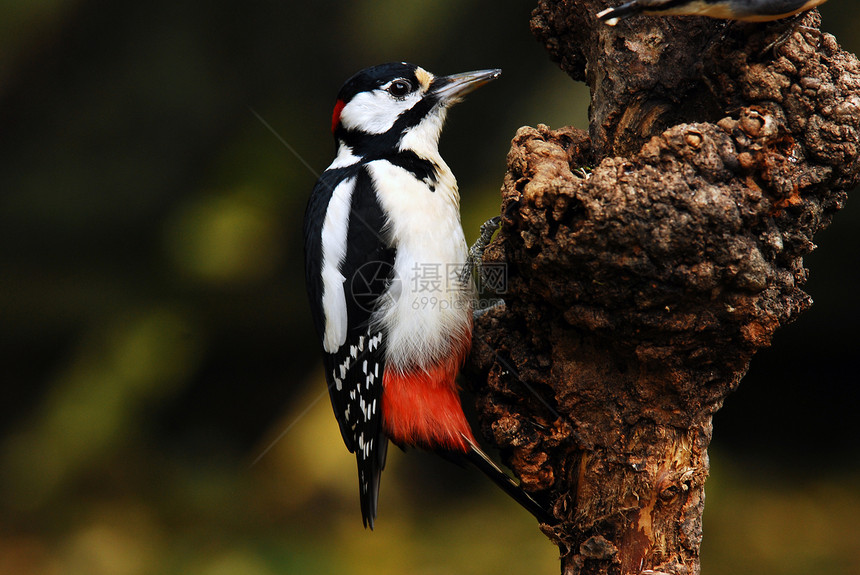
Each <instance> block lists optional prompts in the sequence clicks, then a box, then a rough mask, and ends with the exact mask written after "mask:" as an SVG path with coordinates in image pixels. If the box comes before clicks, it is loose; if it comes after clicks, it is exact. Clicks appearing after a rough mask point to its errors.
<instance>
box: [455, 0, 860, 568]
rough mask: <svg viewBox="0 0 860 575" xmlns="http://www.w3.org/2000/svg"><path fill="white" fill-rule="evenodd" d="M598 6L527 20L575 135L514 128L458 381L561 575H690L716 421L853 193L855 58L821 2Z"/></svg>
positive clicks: (595, 2)
mask: <svg viewBox="0 0 860 575" xmlns="http://www.w3.org/2000/svg"><path fill="white" fill-rule="evenodd" d="M607 5H608V3H607V2H605V1H603V0H583V1H567V2H561V1H555V0H541V1H540V3H539V5H538V7H537V8H536V9H535V11H534V13H533V19H532V23H531V24H532V30H533V31H534V33H535V34H536V36H537V37H538V38H539V39H540V40H541V41H542V42H544V43H545V44H546V47H547V49H548V50H549V53H550V55H551V57H552V58H553V59H554V60H556V61H557V62H558V63H559V65H560V66H561V68H562V69H563V70H564V71H565V72H566V73H568V74H569V75H570V76H571V77H572V78H573V79H575V80H581V81H585V82H587V83H588V85H589V87H590V88H591V94H592V102H591V115H590V126H589V131H588V132H586V131H583V130H579V129H576V128H570V127H566V128H560V129H557V130H551V129H549V128H548V127H546V126H542V125H539V126H537V127H536V128H533V127H524V128H521V129H520V130H519V131H518V132H517V134H516V136H515V137H514V139H513V142H512V147H511V151H510V153H509V155H508V169H507V173H506V175H505V180H504V185H503V187H502V206H501V215H502V227H501V230H500V232H499V234H498V236H497V237H496V239H495V240H494V241H493V243H492V244H491V245H490V247H489V248H488V249H487V251H486V253H485V255H484V262H485V264H493V265H499V264H503V265H504V266H505V267H506V270H507V285H506V290H505V293H504V294H502V297H504V301H505V305H504V306H500V307H498V308H496V309H493V310H492V311H490V312H488V313H486V314H484V315H483V316H482V317H481V318H479V320H478V321H477V322H476V328H475V336H474V346H473V352H472V356H471V358H470V360H469V363H468V365H467V372H468V373H469V374H470V375H471V377H470V379H471V380H472V382H474V383H473V385H474V391H475V393H476V394H477V397H478V411H479V417H480V418H481V421H482V427H483V432H484V435H485V436H486V437H487V438H488V439H490V440H491V442H493V443H495V444H496V445H497V446H498V447H499V448H500V450H501V453H502V457H503V458H504V461H505V463H506V464H507V465H508V466H510V467H511V469H513V470H514V472H515V473H516V474H517V476H518V477H519V478H520V479H521V480H522V484H523V486H524V488H525V489H526V490H528V491H529V492H531V493H533V494H534V495H535V497H537V498H542V499H543V500H545V501H546V502H547V503H548V505H549V506H551V507H552V509H553V510H554V513H555V515H556V516H557V517H558V519H559V520H560V523H559V524H558V525H556V526H546V525H545V526H543V527H542V528H543V530H544V532H545V533H546V534H547V535H548V536H549V537H550V538H551V539H552V540H553V541H555V542H556V543H557V544H558V545H559V547H560V549H561V561H562V572H563V573H565V574H568V573H570V574H597V573H600V574H604V573H606V574H609V573H612V574H618V573H620V574H623V575H627V574H633V573H637V574H638V573H669V574H679V575H680V574H697V573H699V546H700V542H701V537H702V522H701V517H702V511H703V507H704V485H705V479H706V477H707V475H708V455H707V448H708V444H709V442H710V439H711V421H712V417H713V415H714V413H715V412H716V411H717V410H718V409H719V408H720V407H721V405H722V403H723V400H724V398H725V397H726V395H727V394H728V393H729V392H730V391H732V390H733V389H735V388H736V386H737V385H738V383H739V382H740V380H741V378H742V377H743V376H744V374H745V373H746V371H747V368H748V365H749V362H750V359H751V358H752V356H753V355H754V354H755V352H756V351H757V350H759V349H761V348H763V347H766V346H768V345H769V344H770V341H771V338H772V336H773V333H774V331H775V330H776V329H777V328H778V327H779V326H781V325H784V324H786V323H788V322H790V321H792V320H793V319H794V318H795V317H796V316H797V315H798V314H799V313H800V312H801V311H803V310H805V309H806V308H808V307H809V306H810V305H811V299H810V297H809V296H808V295H807V294H806V293H805V292H804V291H803V290H802V287H803V284H804V282H805V281H806V277H807V270H806V269H805V268H804V266H803V259H802V258H803V256H804V254H807V253H809V252H810V251H811V250H812V249H813V248H814V247H815V246H814V244H813V243H812V239H813V235H814V234H815V232H817V231H818V230H820V229H822V228H823V227H825V226H826V225H828V223H829V222H830V220H831V218H832V216H833V214H834V213H835V212H836V211H838V210H839V208H841V207H842V205H843V203H844V201H845V199H846V196H847V194H846V190H848V189H850V188H852V187H854V186H856V185H857V184H858V181H860V162H858V153H860V63H858V60H857V59H856V58H855V57H854V56H853V55H851V54H849V53H846V52H844V51H843V50H841V49H840V47H839V46H838V44H837V42H836V40H835V38H834V37H833V36H831V35H829V34H825V33H821V32H819V31H818V26H819V24H820V18H819V15H818V13H817V12H816V11H812V12H809V13H806V14H805V15H803V16H802V17H801V18H800V19H796V20H791V21H779V22H775V23H770V24H742V23H738V22H723V21H717V20H711V19H706V18H697V17H687V18H654V17H644V16H643V17H636V18H631V19H629V20H626V21H623V22H621V23H620V24H619V25H618V26H617V27H615V28H612V27H608V26H606V25H604V24H603V23H601V22H599V21H597V20H596V18H595V16H594V15H595V14H596V13H597V12H598V11H600V10H601V9H602V8H605V7H606V6H607ZM781 36H786V37H787V39H786V40H785V41H784V42H782V43H777V44H776V45H774V46H771V44H772V43H774V42H775V41H777V40H779V39H780V37H781ZM583 168H585V169H583Z"/></svg>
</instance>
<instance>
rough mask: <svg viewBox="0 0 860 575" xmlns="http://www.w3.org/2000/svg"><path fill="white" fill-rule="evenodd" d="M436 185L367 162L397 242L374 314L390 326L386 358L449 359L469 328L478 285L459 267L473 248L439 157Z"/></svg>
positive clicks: (426, 362) (398, 361) (411, 362)
mask: <svg viewBox="0 0 860 575" xmlns="http://www.w3.org/2000/svg"><path fill="white" fill-rule="evenodd" d="M434 162H435V163H436V164H437V166H438V167H439V181H438V182H437V183H436V186H435V191H433V192H431V191H430V190H429V189H428V187H427V185H426V184H425V183H423V182H421V181H419V180H417V179H416V178H415V177H414V176H413V175H412V174H411V173H410V172H409V171H407V170H405V169H403V168H400V167H397V166H395V165H393V164H391V163H389V162H388V161H386V160H377V161H374V162H370V163H369V164H368V166H367V167H368V170H369V171H370V174H371V176H372V178H373V181H374V182H375V185H376V194H377V198H378V199H379V202H380V204H381V206H382V208H383V210H384V212H385V213H386V215H387V216H388V224H387V226H386V230H385V232H386V234H387V235H388V237H390V238H391V240H392V242H393V243H394V245H395V246H396V248H397V253H396V256H395V263H394V268H395V274H396V278H395V281H394V282H393V283H392V285H391V287H390V288H389V290H388V293H387V294H386V296H385V297H383V298H382V299H381V300H380V301H381V302H383V303H382V305H381V307H380V309H378V310H377V311H376V312H375V314H374V317H373V321H374V323H375V324H376V325H378V326H380V327H382V328H384V329H385V330H386V332H387V333H388V340H387V351H386V361H387V362H388V364H389V365H391V366H393V367H401V368H406V367H412V368H414V367H416V366H426V367H429V366H430V365H432V364H434V363H436V362H438V361H439V360H440V359H442V358H447V357H449V356H450V354H451V353H452V351H453V347H452V344H453V342H455V341H463V339H464V338H465V336H467V335H468V333H469V331H470V330H471V318H472V298H473V295H474V294H473V289H474V288H473V287H472V285H471V281H470V282H468V284H467V285H464V284H463V283H462V281H461V277H460V276H461V272H462V270H463V266H464V265H465V263H466V256H467V253H468V249H467V246H466V239H465V237H464V235H463V228H462V225H461V224H460V195H459V193H458V191H457V182H456V180H455V179H454V176H453V174H451V171H450V169H449V168H448V166H447V165H446V164H445V163H444V161H442V159H441V158H440V157H438V156H437V157H436V158H434Z"/></svg>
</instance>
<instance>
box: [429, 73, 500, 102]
mask: <svg viewBox="0 0 860 575" xmlns="http://www.w3.org/2000/svg"><path fill="white" fill-rule="evenodd" d="M501 74H502V71H501V70H500V69H498V68H496V69H494V70H476V71H474V72H463V73H462V74H452V75H450V76H440V77H438V78H435V79H434V80H433V84H432V85H431V86H430V93H432V94H433V95H435V96H436V97H437V98H438V99H439V102H441V103H442V104H455V103H457V102H459V101H460V100H461V99H462V98H463V96H465V95H466V94H468V93H470V92H472V91H473V90H477V89H478V88H480V87H481V86H483V85H484V84H486V83H487V82H492V81H493V80H495V79H496V78H498V77H499V76H500V75H501Z"/></svg>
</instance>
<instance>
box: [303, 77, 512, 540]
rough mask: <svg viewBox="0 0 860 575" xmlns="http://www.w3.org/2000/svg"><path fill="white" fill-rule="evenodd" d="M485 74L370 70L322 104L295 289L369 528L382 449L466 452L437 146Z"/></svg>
mask: <svg viewBox="0 0 860 575" xmlns="http://www.w3.org/2000/svg"><path fill="white" fill-rule="evenodd" d="M499 73H500V71H499V70H483V71H478V72H470V73H466V74H458V75H453V76H446V77H436V76H434V75H433V74H431V73H430V72H427V71H426V70H424V69H422V68H420V67H418V66H415V65H413V64H407V63H402V62H401V63H390V64H383V65H381V66H375V67H373V68H368V69H366V70H363V71H361V72H359V73H358V74H356V75H355V76H353V77H352V78H351V79H350V80H348V81H347V83H346V84H345V85H344V86H343V88H342V89H341V91H340V94H339V95H338V99H337V103H336V105H335V109H334V113H333V117H332V131H333V133H334V136H335V140H336V142H337V157H336V158H335V160H334V161H333V162H332V164H331V165H330V166H329V167H328V169H326V171H325V172H324V173H323V174H322V176H321V177H320V179H319V181H318V182H317V184H316V186H315V188H314V190H313V193H312V195H311V199H310V201H309V203H308V207H307V211H306V214H305V224H304V236H305V253H306V281H307V288H308V296H309V299H310V303H311V310H312V315H313V319H314V323H315V326H316V331H317V334H318V336H319V337H320V341H321V344H322V348H323V352H324V353H323V358H324V365H325V372H326V379H327V382H328V385H329V392H330V397H331V403H332V407H333V409H334V412H335V416H336V418H337V420H338V423H339V425H340V431H341V434H342V436H343V440H344V443H345V444H346V446H347V448H348V449H349V450H350V451H352V452H354V453H355V455H356V460H357V463H358V474H359V491H360V500H361V512H362V518H363V521H364V524H365V526H370V527H371V528H373V524H374V520H375V517H376V511H377V500H378V492H379V478H380V474H381V471H382V469H383V467H384V465H385V456H386V449H387V444H388V440H389V439H391V440H393V441H395V442H396V443H397V444H398V445H401V446H406V445H417V446H420V447H425V448H429V449H437V450H443V451H445V450H449V451H458V452H463V453H465V452H467V451H470V450H471V449H472V447H473V446H474V447H475V449H477V447H476V446H475V441H474V437H473V436H472V433H471V431H470V429H469V426H468V423H467V422H466V420H465V416H463V414H462V408H461V407H460V403H459V397H458V396H457V389H456V385H455V384H454V377H455V376H456V372H457V370H458V369H459V366H460V364H461V363H462V361H463V359H464V357H465V355H466V353H467V352H468V349H469V345H470V342H471V329H472V298H473V289H474V288H473V286H472V285H471V283H468V284H467V283H464V282H463V280H462V279H461V278H462V274H461V273H460V271H461V270H462V266H463V265H465V262H466V258H467V246H466V240H465V237H464V235H463V230H462V226H461V225H460V213H459V193H458V190H457V184H456V180H455V179H454V176H453V174H452V173H451V170H450V169H449V168H448V166H447V164H446V163H445V162H444V160H443V159H442V157H441V156H440V155H439V151H438V139H439V135H440V132H441V129H442V124H443V122H444V119H445V115H446V112H447V108H448V106H450V105H451V104H453V103H455V102H457V101H459V99H460V97H462V96H463V95H465V94H466V93H468V92H470V91H471V90H473V89H475V88H477V87H478V86H480V85H483V84H484V83H486V82H488V81H490V80H492V79H494V78H496V77H498V75H499ZM434 269H435V270H436V271H441V272H442V274H443V277H442V283H441V284H440V285H439V286H437V289H435V290H434V291H433V292H432V293H422V290H420V289H419V287H420V284H419V280H421V277H420V274H422V273H427V272H428V271H433V270H434ZM450 269H455V270H456V272H457V273H456V274H455V275H456V278H455V279H453V280H450V279H449V277H448V274H449V270H450ZM428 297H431V298H432V300H433V301H432V302H430V301H426V300H427V298H428ZM383 380H384V383H383Z"/></svg>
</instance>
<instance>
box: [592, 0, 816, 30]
mask: <svg viewBox="0 0 860 575" xmlns="http://www.w3.org/2000/svg"><path fill="white" fill-rule="evenodd" d="M826 1H827V0H632V2H627V3H625V4H621V5H620V6H616V7H614V8H607V9H606V10H603V11H602V12H598V14H597V17H598V18H599V19H600V20H603V21H604V22H606V23H607V24H608V25H610V26H615V25H616V24H617V23H618V22H619V20H623V19H625V18H628V17H630V16H633V15H635V14H649V15H655V16H710V17H711V18H723V19H727V20H743V21H746V22H768V21H770V20H779V19H781V18H788V17H789V16H794V15H795V14H799V13H801V12H805V11H806V10H811V9H812V8H815V7H816V6H819V5H821V4H824V2H826Z"/></svg>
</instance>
